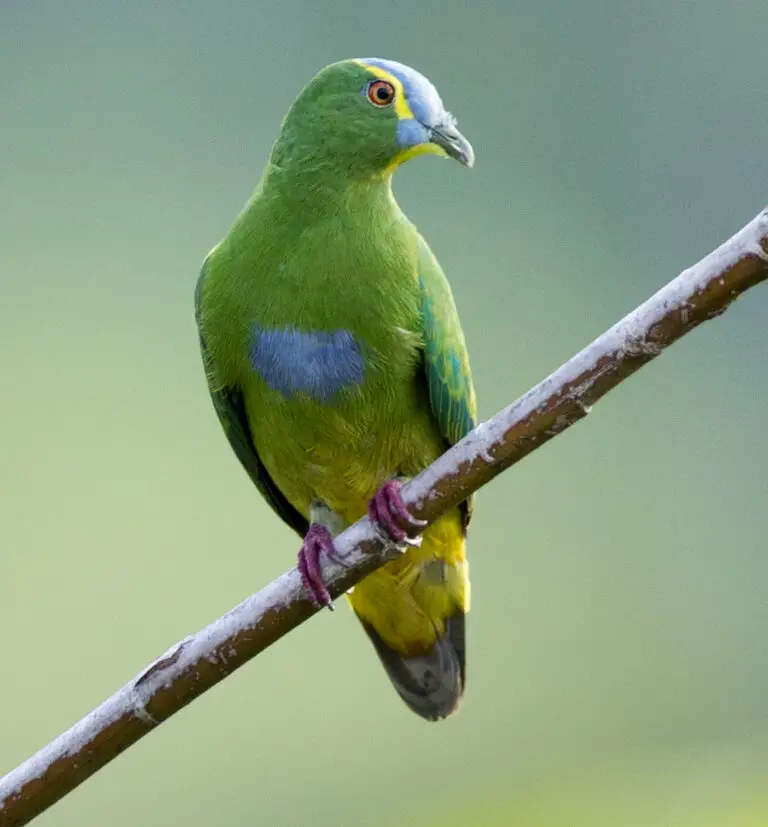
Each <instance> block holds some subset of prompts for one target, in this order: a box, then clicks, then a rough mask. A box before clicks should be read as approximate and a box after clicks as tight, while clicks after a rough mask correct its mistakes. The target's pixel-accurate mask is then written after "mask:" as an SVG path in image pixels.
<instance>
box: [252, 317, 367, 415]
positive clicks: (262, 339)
mask: <svg viewBox="0 0 768 827" xmlns="http://www.w3.org/2000/svg"><path fill="white" fill-rule="evenodd" d="M250 355H251V365H252V366H253V368H254V369H255V370H256V371H257V372H258V373H259V375H260V376H261V378H262V379H263V380H264V381H265V382H266V383H267V385H268V386H269V387H270V388H272V390H274V391H277V392H278V393H280V394H282V395H283V396H284V397H286V398H287V399H290V398H291V397H293V396H294V395H295V394H297V393H305V394H307V396H309V397H310V398H312V399H316V400H318V401H321V402H327V401H329V400H330V399H331V398H332V397H334V396H335V395H336V394H337V393H339V392H340V391H342V390H343V389H344V388H349V387H354V386H355V385H359V384H360V383H361V382H362V381H363V375H364V373H365V362H364V360H363V356H362V353H361V351H360V345H359V344H358V343H357V341H356V340H355V337H354V336H353V335H352V333H350V331H349V330H334V331H332V332H329V333H327V332H324V331H303V330H299V329H298V328H296V327H280V328H272V329H268V330H264V329H262V328H260V327H258V326H254V327H253V339H252V342H251V354H250Z"/></svg>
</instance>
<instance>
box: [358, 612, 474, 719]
mask: <svg viewBox="0 0 768 827" xmlns="http://www.w3.org/2000/svg"><path fill="white" fill-rule="evenodd" d="M464 625H465V624H464V613H463V612H457V613H456V614H455V615H452V616H451V617H450V618H448V620H447V621H446V624H445V633H444V634H443V636H442V637H440V638H438V640H437V642H436V643H435V645H434V646H433V647H432V649H431V650H430V651H429V652H427V654H425V655H418V656H417V657H413V658H406V657H404V656H403V655H401V654H399V653H398V652H395V651H394V650H393V649H390V648H389V646H387V644H386V643H384V641H383V640H382V639H381V638H380V637H379V635H378V633H377V632H376V630H375V629H374V628H373V627H372V626H370V625H369V624H368V623H365V622H363V628H364V629H365V631H366V632H367V633H368V637H369V638H370V639H371V641H372V643H373V645H374V647H375V649H376V652H377V653H378V655H379V657H380V658H381V662H382V663H383V664H384V668H385V669H386V670H387V674H388V675H389V678H390V680H391V681H392V683H393V684H394V685H395V689H397V691H398V693H399V694H400V697H401V698H402V699H403V700H404V701H405V703H406V704H407V705H408V706H409V707H410V708H411V709H412V710H413V711H414V712H415V713H416V714H417V715H421V717H422V718H425V719H426V720H428V721H440V720H442V719H443V718H447V717H448V716H449V715H452V714H453V713H454V712H456V711H457V710H458V708H459V704H460V702H461V698H462V695H463V694H464V685H465V681H466V666H465V632H464Z"/></svg>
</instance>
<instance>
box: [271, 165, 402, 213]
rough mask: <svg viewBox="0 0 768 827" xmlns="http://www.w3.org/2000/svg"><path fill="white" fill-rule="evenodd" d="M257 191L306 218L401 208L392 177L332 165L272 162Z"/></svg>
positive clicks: (283, 207)
mask: <svg viewBox="0 0 768 827" xmlns="http://www.w3.org/2000/svg"><path fill="white" fill-rule="evenodd" d="M257 195H258V196H259V197H260V198H263V199H266V200H267V201H269V202H271V203H274V204H279V205H280V206H281V208H282V209H287V210H291V211H296V213H297V214H300V215H302V216H303V219H304V220H305V221H306V220H307V219H308V218H311V217H312V216H315V217H317V218H322V217H325V216H329V215H333V216H338V215H340V214H344V213H348V214H357V215H360V216H368V218H369V219H370V218H373V217H374V216H381V217H384V216H390V217H391V216H392V215H394V214H395V213H397V212H399V208H398V206H397V204H396V202H395V200H394V197H393V195H392V177H391V175H385V176H373V175H371V176H368V177H364V178H363V177H351V176H345V175H343V174H339V172H338V171H337V170H335V169H333V168H330V167H324V166H319V165H315V166H312V167H308V168H307V167H303V168H293V167H280V166H277V165H275V164H272V163H270V164H268V166H267V169H266V170H265V172H264V177H263V178H262V181H261V184H260V186H259V189H258V190H257Z"/></svg>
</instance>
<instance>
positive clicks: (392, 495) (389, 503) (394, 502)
mask: <svg viewBox="0 0 768 827" xmlns="http://www.w3.org/2000/svg"><path fill="white" fill-rule="evenodd" d="M401 488H402V483H401V482H400V480H397V479H393V480H389V481H388V482H385V483H384V485H382V486H381V488H379V490H378V491H377V492H376V493H375V494H374V495H373V499H372V500H371V501H370V502H369V503H368V516H369V517H370V519H371V521H372V522H373V523H375V524H376V525H377V526H380V527H381V528H382V529H383V530H384V532H385V533H386V534H387V536H388V537H389V538H390V539H391V540H392V541H393V542H394V543H406V544H408V545H419V543H420V542H421V538H420V537H418V538H415V539H414V538H411V537H409V536H408V532H407V531H406V527H408V528H419V529H420V528H424V526H425V525H426V522H425V521H424V520H417V519H416V517H414V516H413V514H411V512H410V511H409V510H408V507H407V506H406V504H405V503H404V502H403V498H402V496H401V494H400V489H401Z"/></svg>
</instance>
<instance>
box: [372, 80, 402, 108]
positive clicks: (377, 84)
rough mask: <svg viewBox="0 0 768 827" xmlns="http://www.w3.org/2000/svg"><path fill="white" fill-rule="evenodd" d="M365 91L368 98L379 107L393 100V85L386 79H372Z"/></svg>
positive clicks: (388, 104) (390, 103)
mask: <svg viewBox="0 0 768 827" xmlns="http://www.w3.org/2000/svg"><path fill="white" fill-rule="evenodd" d="M365 91H366V96H367V98H368V100H369V101H370V102H371V103H372V104H373V105H374V106H378V107H379V108H380V109H383V108H384V107H385V106H392V104H393V103H394V102H395V87H394V86H393V85H392V84H391V83H389V82H388V81H386V80H372V81H371V82H370V83H369V84H368V85H367V86H366V89H365Z"/></svg>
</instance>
